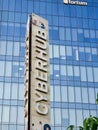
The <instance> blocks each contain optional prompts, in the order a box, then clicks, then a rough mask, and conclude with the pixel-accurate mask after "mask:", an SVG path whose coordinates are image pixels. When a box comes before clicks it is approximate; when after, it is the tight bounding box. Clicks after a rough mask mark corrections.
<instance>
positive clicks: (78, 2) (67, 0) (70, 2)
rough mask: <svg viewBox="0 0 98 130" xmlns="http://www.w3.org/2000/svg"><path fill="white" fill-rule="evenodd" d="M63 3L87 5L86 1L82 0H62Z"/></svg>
mask: <svg viewBox="0 0 98 130" xmlns="http://www.w3.org/2000/svg"><path fill="white" fill-rule="evenodd" d="M64 3H65V4H73V5H83V6H85V5H87V2H82V1H72V0H64Z"/></svg>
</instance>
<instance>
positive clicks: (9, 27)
mask: <svg viewBox="0 0 98 130" xmlns="http://www.w3.org/2000/svg"><path fill="white" fill-rule="evenodd" d="M7 33H8V36H13V34H14V24H13V23H9V24H8V30H7Z"/></svg>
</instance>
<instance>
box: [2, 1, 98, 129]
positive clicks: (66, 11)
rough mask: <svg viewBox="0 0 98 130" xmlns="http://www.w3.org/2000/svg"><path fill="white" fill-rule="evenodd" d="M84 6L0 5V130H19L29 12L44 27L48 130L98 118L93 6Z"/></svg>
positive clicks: (97, 16) (97, 19)
mask: <svg viewBox="0 0 98 130" xmlns="http://www.w3.org/2000/svg"><path fill="white" fill-rule="evenodd" d="M79 1H80V0H79ZM81 1H83V0H81ZM85 1H86V2H88V5H87V6H81V5H70V4H64V2H63V0H0V130H13V129H14V130H24V62H25V34H26V22H27V18H28V15H29V14H31V13H32V12H33V13H35V14H37V15H40V16H42V17H43V18H46V19H47V20H48V21H49V35H50V36H49V37H50V38H49V39H50V40H49V41H50V83H51V121H52V130H65V128H66V127H67V126H68V125H69V124H73V125H82V121H83V119H84V118H86V117H88V116H89V115H94V116H98V105H96V103H95V99H96V94H97V92H98V75H97V74H98V0H85Z"/></svg>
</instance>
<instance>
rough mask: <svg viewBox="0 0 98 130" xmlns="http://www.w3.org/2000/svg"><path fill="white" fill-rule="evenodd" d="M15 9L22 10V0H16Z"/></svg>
mask: <svg viewBox="0 0 98 130" xmlns="http://www.w3.org/2000/svg"><path fill="white" fill-rule="evenodd" d="M15 10H16V11H19V12H21V0H17V1H16V2H15Z"/></svg>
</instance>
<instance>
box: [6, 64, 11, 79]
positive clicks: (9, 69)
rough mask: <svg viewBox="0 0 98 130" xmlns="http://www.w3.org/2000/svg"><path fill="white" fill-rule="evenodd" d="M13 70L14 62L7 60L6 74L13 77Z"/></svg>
mask: <svg viewBox="0 0 98 130" xmlns="http://www.w3.org/2000/svg"><path fill="white" fill-rule="evenodd" d="M11 71H12V63H11V62H6V69H5V76H10V77H11Z"/></svg>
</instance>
